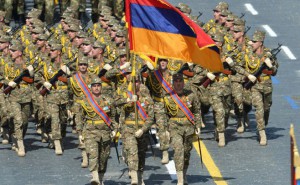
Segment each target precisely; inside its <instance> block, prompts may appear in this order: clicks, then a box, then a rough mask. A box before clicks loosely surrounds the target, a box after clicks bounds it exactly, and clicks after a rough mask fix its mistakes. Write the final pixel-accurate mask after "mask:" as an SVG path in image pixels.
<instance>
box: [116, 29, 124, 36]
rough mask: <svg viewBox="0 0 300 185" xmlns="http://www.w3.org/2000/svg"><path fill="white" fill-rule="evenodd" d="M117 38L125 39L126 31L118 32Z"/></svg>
mask: <svg viewBox="0 0 300 185" xmlns="http://www.w3.org/2000/svg"><path fill="white" fill-rule="evenodd" d="M116 36H117V37H125V34H124V30H118V31H117V33H116Z"/></svg>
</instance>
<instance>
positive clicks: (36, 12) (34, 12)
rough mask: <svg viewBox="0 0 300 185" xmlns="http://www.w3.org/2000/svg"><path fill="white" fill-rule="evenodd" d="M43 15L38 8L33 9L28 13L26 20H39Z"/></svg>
mask: <svg viewBox="0 0 300 185" xmlns="http://www.w3.org/2000/svg"><path fill="white" fill-rule="evenodd" d="M41 14H42V11H41V10H39V9H36V8H33V9H31V10H30V12H28V14H27V15H26V18H39V17H40V16H41Z"/></svg>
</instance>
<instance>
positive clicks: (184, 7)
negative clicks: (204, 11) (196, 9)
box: [176, 3, 192, 14]
mask: <svg viewBox="0 0 300 185" xmlns="http://www.w3.org/2000/svg"><path fill="white" fill-rule="evenodd" d="M176 8H178V9H179V10H180V11H181V12H182V13H186V14H191V12H192V9H191V8H190V7H189V6H188V5H187V4H185V3H178V5H177V6H176Z"/></svg>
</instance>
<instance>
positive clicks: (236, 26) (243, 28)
mask: <svg viewBox="0 0 300 185" xmlns="http://www.w3.org/2000/svg"><path fill="white" fill-rule="evenodd" d="M233 31H235V32H244V31H245V26H240V25H234V26H233Z"/></svg>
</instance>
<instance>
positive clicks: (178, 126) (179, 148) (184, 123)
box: [165, 73, 202, 185]
mask: <svg viewBox="0 0 300 185" xmlns="http://www.w3.org/2000/svg"><path fill="white" fill-rule="evenodd" d="M172 87H173V90H174V94H172V95H170V94H168V95H167V96H166V97H165V101H166V106H167V112H168V115H169V117H170V120H169V131H170V136H171V146H172V148H173V149H174V162H175V168H176V173H177V179H178V181H177V185H183V184H187V183H188V182H187V179H186V172H187V169H188V166H189V160H190V151H191V150H192V148H193V145H192V144H193V134H194V133H196V135H199V134H200V127H201V122H202V120H201V109H200V102H199V99H198V96H197V94H195V93H193V92H192V91H188V90H186V89H185V88H184V80H183V75H182V74H180V73H177V74H175V75H173V86H172ZM174 97H177V98H178V99H177V101H175V100H174ZM179 104H182V105H179ZM181 106H184V107H187V108H188V110H186V111H183V110H184V109H182V108H181Z"/></svg>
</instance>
